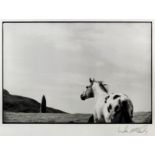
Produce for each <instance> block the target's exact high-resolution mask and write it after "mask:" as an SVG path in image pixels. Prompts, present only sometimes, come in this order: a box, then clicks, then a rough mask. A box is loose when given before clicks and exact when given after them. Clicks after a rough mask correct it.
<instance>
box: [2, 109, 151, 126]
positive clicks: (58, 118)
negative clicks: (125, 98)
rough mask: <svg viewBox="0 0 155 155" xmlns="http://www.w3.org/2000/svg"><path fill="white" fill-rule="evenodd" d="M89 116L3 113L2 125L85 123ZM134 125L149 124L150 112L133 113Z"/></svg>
mask: <svg viewBox="0 0 155 155" xmlns="http://www.w3.org/2000/svg"><path fill="white" fill-rule="evenodd" d="M90 116H91V114H63V113H15V112H4V120H3V122H4V123H49V124H53V123H67V124H68V123H77V124H80V123H82V124H83V123H84V124H85V123H87V122H88V119H89V117H90ZM133 121H134V122H135V123H151V112H137V113H134V117H133Z"/></svg>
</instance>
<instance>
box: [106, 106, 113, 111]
mask: <svg viewBox="0 0 155 155" xmlns="http://www.w3.org/2000/svg"><path fill="white" fill-rule="evenodd" d="M107 109H108V112H110V110H111V109H112V105H111V104H110V105H109V106H108V108H107Z"/></svg>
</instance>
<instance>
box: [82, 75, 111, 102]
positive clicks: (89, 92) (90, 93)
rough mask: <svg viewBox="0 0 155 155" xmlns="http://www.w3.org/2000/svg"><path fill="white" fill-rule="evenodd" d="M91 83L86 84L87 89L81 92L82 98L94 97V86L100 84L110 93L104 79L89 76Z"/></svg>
mask: <svg viewBox="0 0 155 155" xmlns="http://www.w3.org/2000/svg"><path fill="white" fill-rule="evenodd" d="M89 82H90V85H88V86H86V90H85V91H84V92H83V93H82V94H81V99H82V100H85V99H88V98H92V97H94V91H93V88H94V87H97V86H99V88H101V89H102V90H103V91H104V92H106V93H108V88H107V84H104V83H103V82H102V81H96V80H95V79H91V78H89Z"/></svg>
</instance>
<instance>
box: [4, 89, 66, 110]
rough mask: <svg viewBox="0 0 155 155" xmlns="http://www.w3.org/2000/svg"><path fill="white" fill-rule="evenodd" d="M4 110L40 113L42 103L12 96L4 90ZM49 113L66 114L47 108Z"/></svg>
mask: <svg viewBox="0 0 155 155" xmlns="http://www.w3.org/2000/svg"><path fill="white" fill-rule="evenodd" d="M3 110H4V111H8V112H25V113H38V112H40V103H39V102H37V101H36V100H34V99H31V98H28V97H23V96H17V95H12V94H10V93H9V92H8V91H7V90H5V89H4V90H3ZM47 113H65V112H64V111H61V110H58V109H54V108H50V107H47Z"/></svg>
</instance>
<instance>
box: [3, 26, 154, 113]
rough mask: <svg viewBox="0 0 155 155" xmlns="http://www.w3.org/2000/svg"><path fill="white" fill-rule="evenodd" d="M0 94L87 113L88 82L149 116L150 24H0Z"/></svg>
mask: <svg viewBox="0 0 155 155" xmlns="http://www.w3.org/2000/svg"><path fill="white" fill-rule="evenodd" d="M3 30H4V31H3V32H4V38H3V39H4V40H3V41H4V44H3V45H4V47H3V53H4V56H3V61H4V88H5V89H7V90H8V91H9V92H10V93H11V94H16V95H22V96H26V97H30V98H33V99H35V100H37V101H38V102H41V98H42V96H43V94H44V95H45V97H46V101H47V106H49V107H53V108H57V109H60V110H64V111H66V112H69V113H91V112H92V111H93V107H94V99H89V100H86V101H82V100H81V99H80V94H81V93H82V92H83V91H84V90H85V86H86V85H89V78H90V77H92V78H95V79H96V80H102V81H104V82H105V83H107V84H108V85H109V90H110V92H114V93H124V94H127V95H128V96H129V98H130V99H131V100H132V102H133V105H134V111H151V87H150V86H151V62H150V61H151V24H150V23H5V24H4V29H3Z"/></svg>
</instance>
